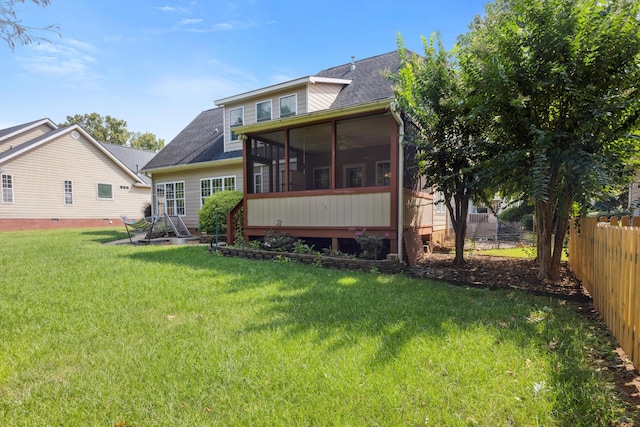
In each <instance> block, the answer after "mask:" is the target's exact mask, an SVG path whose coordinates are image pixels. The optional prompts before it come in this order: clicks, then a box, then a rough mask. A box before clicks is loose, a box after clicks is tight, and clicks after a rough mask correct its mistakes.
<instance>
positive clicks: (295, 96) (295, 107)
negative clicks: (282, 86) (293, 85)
mask: <svg viewBox="0 0 640 427" xmlns="http://www.w3.org/2000/svg"><path fill="white" fill-rule="evenodd" d="M291 97H293V112H292V113H289V114H285V115H283V114H282V100H283V99H284V98H291ZM278 113H279V114H280V118H281V119H283V118H285V117H293V116H297V115H298V94H297V93H291V94H289V95H283V96H281V97H279V98H278Z"/></svg>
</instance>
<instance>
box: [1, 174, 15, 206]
mask: <svg viewBox="0 0 640 427" xmlns="http://www.w3.org/2000/svg"><path fill="white" fill-rule="evenodd" d="M2 203H13V175H8V174H2Z"/></svg>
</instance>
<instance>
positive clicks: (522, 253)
mask: <svg viewBox="0 0 640 427" xmlns="http://www.w3.org/2000/svg"><path fill="white" fill-rule="evenodd" d="M478 255H491V256H498V257H508V258H529V259H534V258H535V257H536V247H535V246H529V247H525V248H506V249H486V250H481V251H478ZM561 259H562V260H563V261H567V260H568V259H569V258H568V257H567V254H566V253H565V252H563V253H562V256H561Z"/></svg>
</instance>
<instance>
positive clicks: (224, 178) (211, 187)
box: [200, 175, 238, 209]
mask: <svg viewBox="0 0 640 427" xmlns="http://www.w3.org/2000/svg"><path fill="white" fill-rule="evenodd" d="M231 178H233V188H231V186H227V182H226V181H227V179H231ZM214 180H216V181H217V180H220V183H221V186H215V185H213V181H214ZM203 182H209V190H210V191H211V194H209V195H208V196H206V197H205V196H204V195H203V194H202V190H203V188H202V183H203ZM216 188H218V190H214V189H216ZM237 188H238V178H237V176H236V175H225V176H214V177H211V178H200V209H202V206H204V202H205V200H206V199H207V198H208V197H211V196H212V195H213V194H214V193H216V192H218V191H235V190H236V189H237Z"/></svg>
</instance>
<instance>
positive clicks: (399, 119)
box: [391, 102, 404, 262]
mask: <svg viewBox="0 0 640 427" xmlns="http://www.w3.org/2000/svg"><path fill="white" fill-rule="evenodd" d="M391 114H392V115H393V117H394V118H395V119H396V121H397V122H398V126H399V128H400V132H399V135H398V260H399V261H400V262H403V259H402V258H403V256H402V253H403V251H402V244H403V242H402V232H403V226H404V224H403V222H404V193H403V191H404V179H403V176H404V150H403V146H404V121H403V120H402V117H400V112H399V111H398V104H396V103H395V102H392V103H391Z"/></svg>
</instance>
